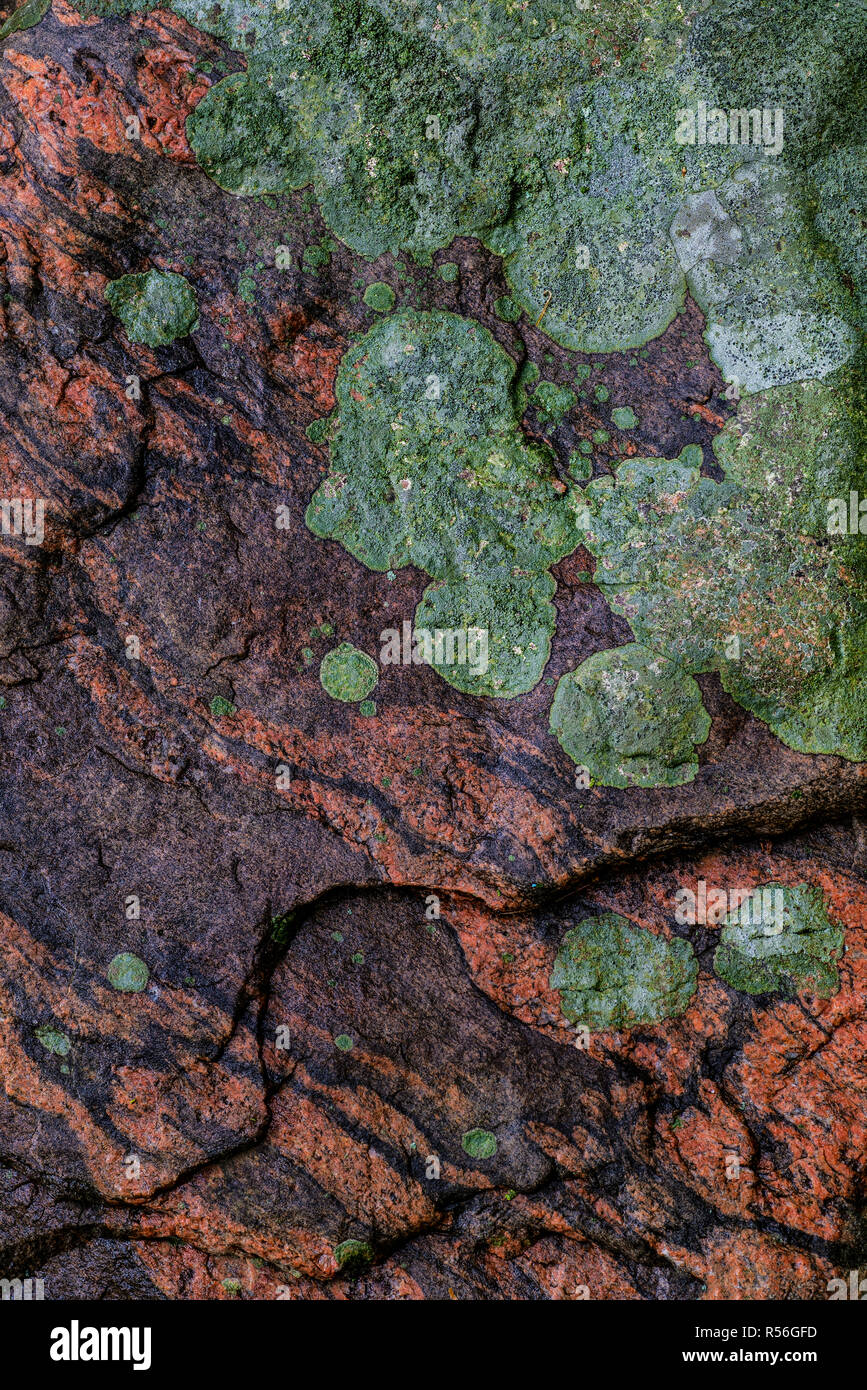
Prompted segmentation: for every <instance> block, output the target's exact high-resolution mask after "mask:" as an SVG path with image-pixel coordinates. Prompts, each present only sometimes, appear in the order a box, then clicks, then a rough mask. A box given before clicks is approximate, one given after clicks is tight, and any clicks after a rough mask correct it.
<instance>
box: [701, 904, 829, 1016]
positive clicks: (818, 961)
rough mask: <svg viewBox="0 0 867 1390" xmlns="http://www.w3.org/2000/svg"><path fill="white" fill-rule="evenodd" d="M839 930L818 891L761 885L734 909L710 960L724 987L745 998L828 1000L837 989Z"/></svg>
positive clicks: (727, 919)
mask: <svg viewBox="0 0 867 1390" xmlns="http://www.w3.org/2000/svg"><path fill="white" fill-rule="evenodd" d="M843 940H844V938H843V929H842V927H840V926H839V925H838V924H837V923H836V922H832V921H831V920H830V918H829V917H828V913H827V910H826V908H825V900H824V898H823V896H822V890H821V889H820V888H813V887H811V886H810V885H809V884H807V883H800V884H797V885H796V886H795V887H793V888H787V887H784V886H783V885H782V884H780V883H770V884H763V885H762V886H761V887H759V888H756V889H754V890H753V892H752V893H750V894H748V895H747V894H745V895H744V896H743V900H742V901H741V902H740V903H738V904H737V905H735V906H733V907H732V910H731V912H730V913H729V916H728V917H727V918H726V921H725V923H724V925H723V929H722V932H721V934H720V944H719V946H718V947H717V949H716V952H715V954H714V958H713V966H714V970H715V971H716V973H717V974H718V975H719V976H720V978H721V979H723V980H725V982H726V984H729V985H731V986H732V987H733V988H734V989H740V990H743V991H744V992H745V993H746V994H764V993H767V992H770V991H780V992H781V993H783V994H785V995H787V996H788V997H789V998H793V997H794V996H795V995H796V994H806V993H809V994H818V995H819V996H820V997H821V998H825V999H827V998H828V997H829V996H830V995H832V994H835V993H836V991H837V990H838V989H839V987H840V975H839V972H838V970H837V961H838V959H839V957H840V956H841V955H842V953H843Z"/></svg>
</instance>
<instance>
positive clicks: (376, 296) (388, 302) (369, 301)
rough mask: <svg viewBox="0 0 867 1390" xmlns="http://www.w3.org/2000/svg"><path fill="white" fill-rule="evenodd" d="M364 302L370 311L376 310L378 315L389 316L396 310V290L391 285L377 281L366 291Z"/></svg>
mask: <svg viewBox="0 0 867 1390" xmlns="http://www.w3.org/2000/svg"><path fill="white" fill-rule="evenodd" d="M364 302H365V304H366V305H367V307H368V309H375V310H376V312H377V313H378V314H388V313H390V312H391V310H392V309H393V308H394V290H393V289H392V288H391V285H386V284H383V283H382V281H377V282H376V283H375V284H373V285H368V287H367V289H366V290H365V291H364Z"/></svg>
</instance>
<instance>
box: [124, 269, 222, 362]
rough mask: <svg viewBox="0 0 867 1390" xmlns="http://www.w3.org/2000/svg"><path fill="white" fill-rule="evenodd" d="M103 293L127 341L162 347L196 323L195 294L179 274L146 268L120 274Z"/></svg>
mask: <svg viewBox="0 0 867 1390" xmlns="http://www.w3.org/2000/svg"><path fill="white" fill-rule="evenodd" d="M105 297H106V299H107V300H108V302H109V305H110V306H111V309H112V312H113V313H115V314H116V315H117V317H118V318H119V319H120V321H121V323H122V324H123V326H124V328H125V329H126V333H127V337H128V338H129V340H130V342H131V343H146V344H147V345H148V347H166V346H167V345H168V344H169V343H173V342H175V340H176V339H178V338H185V337H186V336H187V335H188V334H189V333H193V332H194V331H195V329H196V328H197V327H198V322H199V312H198V308H197V305H196V296H195V294H194V292H193V289H192V287H191V286H190V285H189V284H188V283H187V281H186V280H185V279H184V277H183V275H176V274H175V273H174V272H173V271H162V270H149V271H147V273H146V274H143V275H122V276H121V277H120V279H119V280H111V281H110V282H109V284H108V285H107V286H106V290H105Z"/></svg>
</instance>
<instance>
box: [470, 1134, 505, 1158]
mask: <svg viewBox="0 0 867 1390" xmlns="http://www.w3.org/2000/svg"><path fill="white" fill-rule="evenodd" d="M461 1148H462V1149H463V1151H464V1153H467V1154H469V1156H470V1158H493V1157H494V1154H495V1153H496V1152H497V1137H496V1135H495V1134H492V1133H491V1131H490V1130H489V1129H468V1130H467V1132H466V1134H462V1135H461Z"/></svg>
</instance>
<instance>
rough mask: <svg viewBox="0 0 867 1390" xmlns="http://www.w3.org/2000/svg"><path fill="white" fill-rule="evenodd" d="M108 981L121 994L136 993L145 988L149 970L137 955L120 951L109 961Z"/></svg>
mask: <svg viewBox="0 0 867 1390" xmlns="http://www.w3.org/2000/svg"><path fill="white" fill-rule="evenodd" d="M106 973H107V975H108V983H109V984H110V985H111V987H112V989H116V990H118V991H119V992H120V993H121V994H138V993H140V992H141V991H142V990H143V989H146V988H147V983H148V979H149V978H150V976H149V971H148V968H147V966H146V965H145V963H144V961H143V960H141V958H140V957H139V956H134V955H133V954H132V952H131V951H122V952H121V953H120V955H117V956H115V957H114V958H113V960H111V961H110V962H109V967H108V971H107V972H106Z"/></svg>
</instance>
